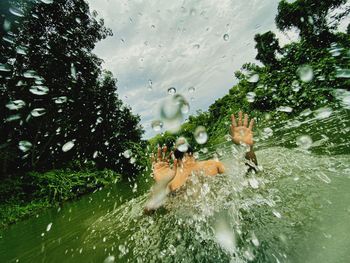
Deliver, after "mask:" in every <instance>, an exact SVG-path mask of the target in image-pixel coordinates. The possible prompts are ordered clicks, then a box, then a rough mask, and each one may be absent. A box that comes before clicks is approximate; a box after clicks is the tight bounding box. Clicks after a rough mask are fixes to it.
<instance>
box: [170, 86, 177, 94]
mask: <svg viewBox="0 0 350 263" xmlns="http://www.w3.org/2000/svg"><path fill="white" fill-rule="evenodd" d="M175 93H176V89H175V88H174V87H170V88H169V89H168V94H169V95H175Z"/></svg>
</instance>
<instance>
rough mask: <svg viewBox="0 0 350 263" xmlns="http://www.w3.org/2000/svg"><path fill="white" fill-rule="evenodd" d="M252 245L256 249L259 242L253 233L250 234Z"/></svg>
mask: <svg viewBox="0 0 350 263" xmlns="http://www.w3.org/2000/svg"><path fill="white" fill-rule="evenodd" d="M252 243H253V245H254V246H256V247H258V246H259V245H260V242H259V240H258V238H257V237H256V235H255V233H253V234H252Z"/></svg>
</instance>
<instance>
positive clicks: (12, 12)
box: [9, 7, 24, 17]
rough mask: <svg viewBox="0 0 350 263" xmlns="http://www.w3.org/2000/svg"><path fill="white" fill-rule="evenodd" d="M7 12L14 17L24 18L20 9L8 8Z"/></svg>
mask: <svg viewBox="0 0 350 263" xmlns="http://www.w3.org/2000/svg"><path fill="white" fill-rule="evenodd" d="M9 11H10V13H11V14H13V15H14V16H18V17H24V13H23V11H22V10H21V9H19V8H17V7H10V9H9Z"/></svg>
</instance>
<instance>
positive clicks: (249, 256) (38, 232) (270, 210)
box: [0, 108, 350, 262]
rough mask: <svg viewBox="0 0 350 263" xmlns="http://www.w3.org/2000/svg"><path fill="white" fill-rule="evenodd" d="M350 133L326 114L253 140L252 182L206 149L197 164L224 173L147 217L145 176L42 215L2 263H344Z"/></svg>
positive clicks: (233, 155)
mask: <svg viewBox="0 0 350 263" xmlns="http://www.w3.org/2000/svg"><path fill="white" fill-rule="evenodd" d="M349 124H350V117H349V110H345V109H342V110H340V109H338V110H336V109H333V108H329V109H326V110H324V109H322V110H321V111H316V112H310V113H307V112H306V113H304V114H302V115H300V116H299V117H297V118H294V119H293V120H290V121H285V122H282V123H279V124H278V125H276V126H274V127H269V128H271V129H272V130H273V134H271V133H269V134H266V132H265V133H264V132H258V133H257V139H258V142H257V147H256V148H257V152H256V154H257V157H258V160H259V166H260V169H261V170H262V171H261V172H259V173H258V174H256V175H254V174H250V175H245V166H244V164H243V162H242V158H241V156H242V155H243V153H242V152H241V151H242V149H240V148H237V147H232V145H231V143H229V142H227V143H223V144H221V145H217V146H215V147H212V148H210V149H209V153H207V154H205V155H204V154H202V156H201V158H209V157H211V156H213V155H214V154H216V155H217V156H218V157H219V158H220V159H221V160H222V161H223V162H224V163H225V166H226V168H227V170H228V172H227V173H226V174H224V175H220V176H216V177H205V176H193V177H192V178H191V179H190V180H189V182H188V184H187V185H186V187H185V188H183V189H182V190H181V192H180V193H178V194H177V195H174V196H171V197H169V198H168V200H167V201H166V203H165V205H164V208H162V209H160V210H159V211H158V212H157V213H156V214H154V215H151V216H144V215H143V214H142V211H143V207H144V204H145V202H146V201H147V198H148V196H149V195H148V194H147V193H146V192H145V190H147V189H148V188H149V183H145V178H147V177H149V175H144V178H142V182H138V185H137V187H136V188H134V184H133V183H132V184H131V185H129V184H128V183H123V184H119V185H116V186H111V187H109V188H107V189H103V190H100V191H96V192H95V193H93V194H91V195H88V196H84V197H82V198H81V199H80V200H78V201H75V202H70V203H65V204H64V205H63V207H62V208H60V209H57V208H55V209H51V210H47V211H44V212H42V213H40V214H38V215H37V217H35V218H31V219H28V220H26V221H23V222H20V223H18V224H15V225H12V226H11V227H9V228H8V229H6V230H4V231H3V232H2V233H1V238H0V258H1V262H16V260H18V261H19V262H249V261H253V262H350V252H349V248H350V237H349V233H350V191H349V189H350V158H349V157H350V155H349V148H350V147H349V146H350V145H349V144H350V143H349V138H350V136H349V135H350V128H349V127H350V126H349ZM262 128H266V127H262ZM262 128H261V131H263V129H262ZM301 135H308V136H310V138H311V140H312V142H309V141H301V142H303V143H302V144H300V143H299V147H297V144H296V141H298V138H299V136H301ZM308 144H309V145H308ZM51 223H52V225H51V228H50V229H47V228H48V225H49V224H51ZM47 230H48V231H47Z"/></svg>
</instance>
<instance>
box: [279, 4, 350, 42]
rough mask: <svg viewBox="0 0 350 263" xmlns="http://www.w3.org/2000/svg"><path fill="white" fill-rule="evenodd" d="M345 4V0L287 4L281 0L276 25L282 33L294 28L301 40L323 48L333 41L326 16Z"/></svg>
mask: <svg viewBox="0 0 350 263" xmlns="http://www.w3.org/2000/svg"><path fill="white" fill-rule="evenodd" d="M346 2H347V1H346V0H327V1H315V0H296V1H294V2H292V3H288V2H287V1H286V0H282V1H281V2H279V5H278V14H277V16H276V25H277V27H278V28H279V29H280V30H282V31H284V30H287V29H291V28H293V27H296V28H297V29H298V30H299V31H300V36H301V37H302V38H303V39H305V40H308V42H309V43H310V44H313V45H315V46H323V47H324V46H327V45H329V44H330V43H331V42H332V41H333V40H334V39H333V36H334V35H333V34H332V33H331V32H330V29H332V28H331V27H330V21H328V19H327V18H328V15H329V13H330V12H331V11H332V10H334V9H336V8H338V7H340V6H342V5H344V4H345V3H346ZM343 17H344V16H338V17H336V18H335V19H336V20H338V21H339V20H340V19H342V18H343ZM333 28H334V26H333Z"/></svg>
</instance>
